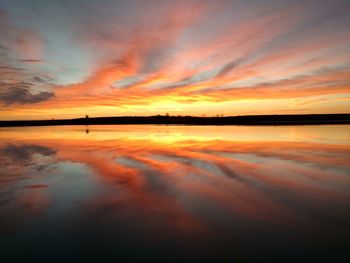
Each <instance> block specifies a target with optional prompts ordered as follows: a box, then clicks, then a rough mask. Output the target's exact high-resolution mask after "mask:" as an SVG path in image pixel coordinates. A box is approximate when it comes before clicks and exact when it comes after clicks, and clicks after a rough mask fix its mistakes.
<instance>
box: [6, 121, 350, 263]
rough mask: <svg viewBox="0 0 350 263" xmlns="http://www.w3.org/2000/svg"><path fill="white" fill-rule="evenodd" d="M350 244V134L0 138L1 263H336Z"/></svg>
mask: <svg viewBox="0 0 350 263" xmlns="http://www.w3.org/2000/svg"><path fill="white" fill-rule="evenodd" d="M349 234H350V126H342V125H333V126H288V127H287V126H286V127H239V126H225V127H197V126H195V127H191V126H152V125H149V126H132V125H126V126H92V127H83V126H76V127H35V128H34V127H27V128H1V129H0V248H1V259H2V260H1V261H2V262H13V261H19V262H53V261H57V262H62V261H63V262H64V261H68V262H71V261H77V260H92V261H97V262H117V261H122V262H123V261H136V260H137V261H141V260H143V261H146V262H148V261H151V260H153V261H160V260H162V261H164V262H169V261H177V262H179V261H184V260H192V261H201V262H203V261H211V262H226V261H229V262H233V261H264V260H269V261H274V260H275V261H282V260H283V261H289V260H291V261H295V260H299V259H305V258H308V259H309V260H310V259H311V261H316V260H317V259H323V260H327V261H329V262H341V261H344V262H345V261H346V256H347V255H348V251H347V249H348V244H349V241H350V240H349ZM3 260H4V261H3Z"/></svg>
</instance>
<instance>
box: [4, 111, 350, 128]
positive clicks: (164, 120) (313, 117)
mask: <svg viewBox="0 0 350 263" xmlns="http://www.w3.org/2000/svg"><path fill="white" fill-rule="evenodd" d="M113 124H117V125H123V124H165V125H324V124H350V113H343V114H288V115H242V116H227V117H194V116H166V115H165V116H164V115H163V116H162V115H156V116H142V117H138V116H119V117H95V118H89V117H86V118H77V119H59V120H54V119H53V120H22V121H0V127H16V126H61V125H113Z"/></svg>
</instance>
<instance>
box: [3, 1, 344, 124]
mask: <svg viewBox="0 0 350 263" xmlns="http://www.w3.org/2000/svg"><path fill="white" fill-rule="evenodd" d="M349 28H350V1H348V0H333V1H330V0H316V1H308V0H304V1H295V0H230V1H229V0H227V1H224V0H222V1H220V0H217V1H214V0H213V1H209V0H208V1H205V0H198V1H195V0H193V1H190V0H187V1H170V0H169V1H160V0H158V1H155V0H139V1H133V0H123V1H121V0H103V1H101V0H100V1H96V0H75V1H73V0H61V1H40V0H1V2H0V119H1V120H10V119H51V118H72V117H82V116H85V114H88V115H89V116H119V115H155V114H165V113H169V114H171V115H198V116H201V115H206V116H212V115H217V114H224V115H238V114H241V115H242V114H286V113H345V112H350V30H349Z"/></svg>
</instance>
